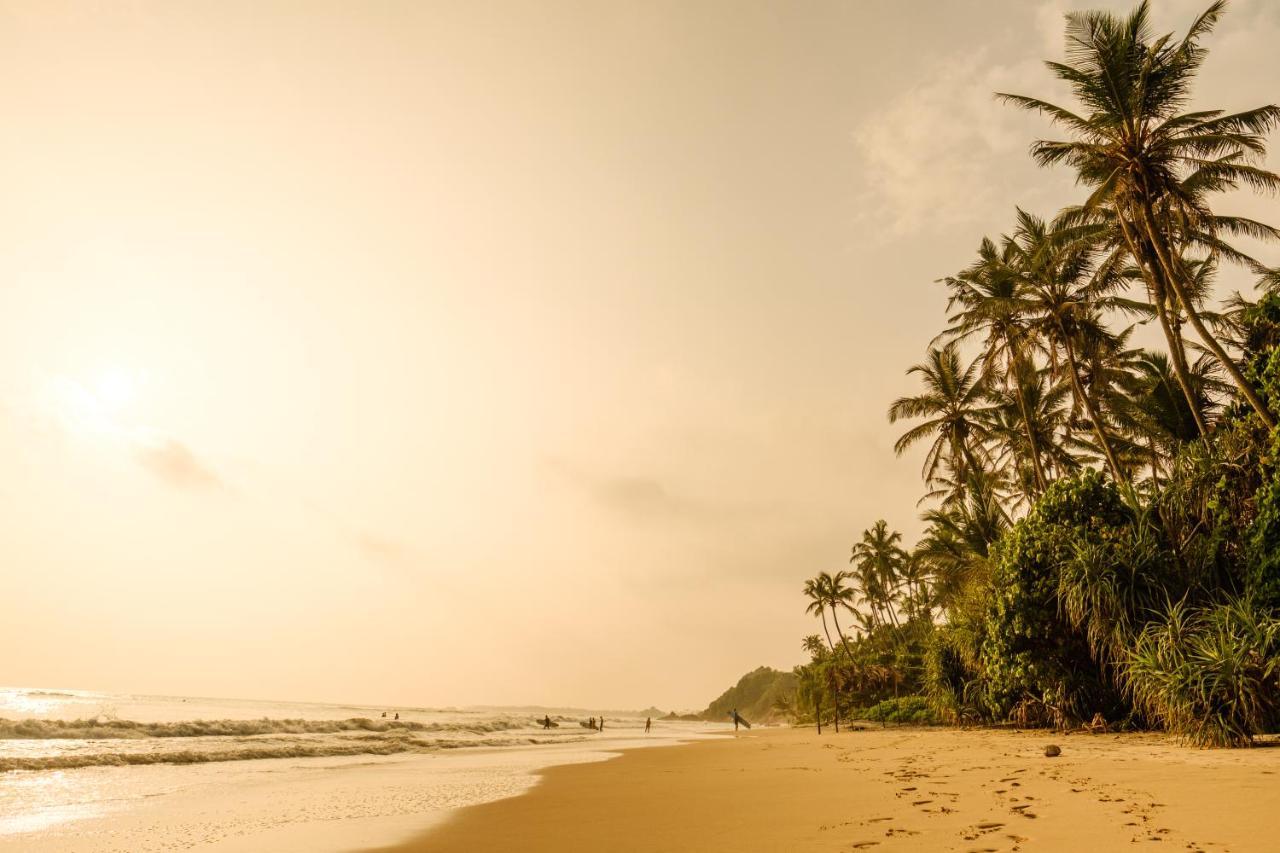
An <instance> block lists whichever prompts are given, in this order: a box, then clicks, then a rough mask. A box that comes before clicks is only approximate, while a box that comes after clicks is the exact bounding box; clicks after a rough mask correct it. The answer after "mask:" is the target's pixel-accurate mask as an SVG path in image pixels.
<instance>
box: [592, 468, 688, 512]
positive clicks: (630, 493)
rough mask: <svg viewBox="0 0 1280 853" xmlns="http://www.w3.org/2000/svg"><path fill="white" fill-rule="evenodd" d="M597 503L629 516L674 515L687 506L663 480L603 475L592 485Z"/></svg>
mask: <svg viewBox="0 0 1280 853" xmlns="http://www.w3.org/2000/svg"><path fill="white" fill-rule="evenodd" d="M591 492H592V496H593V497H594V498H595V500H596V502H597V503H599V504H600V505H602V506H605V507H608V508H610V509H613V510H617V511H619V512H624V513H628V514H631V515H645V516H658V515H673V514H675V513H678V512H681V511H682V510H687V509H689V507H688V505H687V503H686V502H685V501H681V500H679V499H677V498H676V497H675V496H673V495H672V494H671V493H670V492H669V491H668V490H667V488H666V486H664V485H663V484H662V483H660V482H658V481H657V480H653V479H649V478H647V477H602V478H598V479H596V480H595V482H594V483H592V484H591Z"/></svg>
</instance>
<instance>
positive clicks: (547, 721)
mask: <svg viewBox="0 0 1280 853" xmlns="http://www.w3.org/2000/svg"><path fill="white" fill-rule="evenodd" d="M542 727H543V728H544V729H549V728H551V715H550V714H547V716H546V718H545V719H543V721H542Z"/></svg>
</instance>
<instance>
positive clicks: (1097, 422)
mask: <svg viewBox="0 0 1280 853" xmlns="http://www.w3.org/2000/svg"><path fill="white" fill-rule="evenodd" d="M1059 331H1061V332H1062V333H1063V335H1062V340H1063V349H1065V350H1066V351H1067V365H1068V367H1070V369H1071V387H1072V389H1073V390H1074V391H1075V392H1076V397H1077V399H1079V400H1080V402H1081V403H1082V404H1083V405H1084V410H1085V411H1086V412H1087V413H1088V414H1089V420H1090V421H1091V422H1092V423H1093V434H1094V435H1095V436H1097V438H1098V444H1100V445H1102V452H1103V454H1104V455H1105V456H1106V457H1107V465H1108V467H1110V468H1111V476H1113V477H1115V478H1116V482H1117V483H1127V482H1128V479H1127V478H1126V477H1125V476H1124V474H1123V473H1121V471H1120V463H1119V462H1117V461H1116V455H1115V453H1114V452H1113V451H1112V449H1111V442H1110V441H1108V440H1107V433H1106V430H1104V429H1103V428H1102V417H1101V415H1100V414H1099V413H1098V409H1097V407H1096V406H1095V405H1094V404H1093V398H1091V397H1090V396H1089V395H1088V394H1086V393H1085V390H1084V382H1083V381H1082V380H1081V379H1080V365H1079V364H1078V363H1077V362H1076V353H1075V347H1073V346H1072V345H1071V340H1070V339H1069V338H1068V337H1067V336H1066V332H1065V330H1063V329H1061V327H1059Z"/></svg>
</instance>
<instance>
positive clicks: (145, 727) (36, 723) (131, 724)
mask: <svg viewBox="0 0 1280 853" xmlns="http://www.w3.org/2000/svg"><path fill="white" fill-rule="evenodd" d="M530 725H532V723H530V722H529V721H527V720H516V719H497V720H483V721H481V720H477V721H473V722H458V723H415V722H411V721H409V720H381V719H379V720H371V719H368V718H366V717H353V718H351V719H348V720H271V719H267V718H263V719H260V720H185V721H182V722H176V723H139V722H135V721H133V720H106V719H95V720H7V719H3V718H0V739H14V738H22V739H28V740H46V739H51V738H58V739H63V738H65V739H73V740H99V739H108V738H153V737H159V738H173V737H248V736H251V735H270V734H293V735H306V734H338V733H341V732H376V733H398V732H400V733H413V732H427V733H430V732H455V733H459V734H464V733H466V734H477V735H480V734H492V733H495V732H505V731H511V730H512V729H519V728H526V727H529V726H530ZM468 743H474V741H468Z"/></svg>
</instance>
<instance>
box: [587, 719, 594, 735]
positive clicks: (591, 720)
mask: <svg viewBox="0 0 1280 853" xmlns="http://www.w3.org/2000/svg"><path fill="white" fill-rule="evenodd" d="M587 727H588V728H590V729H591V731H593V732H594V731H595V730H596V718H595V717H592V718H591V719H589V720H587Z"/></svg>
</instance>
